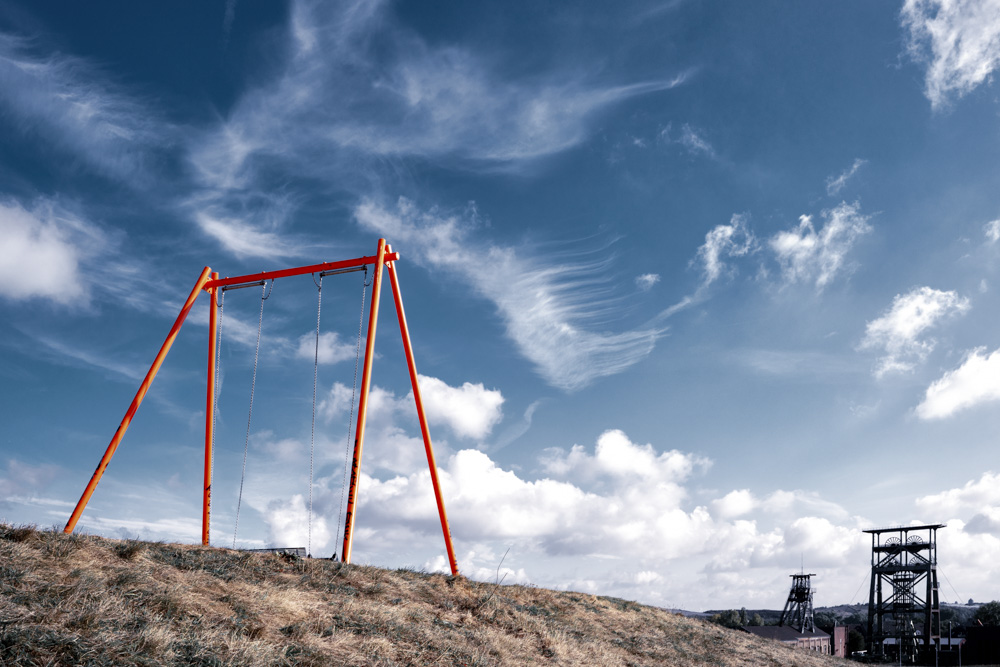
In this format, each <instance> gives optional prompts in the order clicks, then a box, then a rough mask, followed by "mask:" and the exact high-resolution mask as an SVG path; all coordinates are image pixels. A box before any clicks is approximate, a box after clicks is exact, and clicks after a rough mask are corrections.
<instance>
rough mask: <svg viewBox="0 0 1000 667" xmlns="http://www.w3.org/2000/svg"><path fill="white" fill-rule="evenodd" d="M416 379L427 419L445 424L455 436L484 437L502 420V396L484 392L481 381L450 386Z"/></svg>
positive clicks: (424, 376) (430, 380)
mask: <svg viewBox="0 0 1000 667" xmlns="http://www.w3.org/2000/svg"><path fill="white" fill-rule="evenodd" d="M419 379H420V395H421V397H422V398H423V401H424V410H425V411H426V413H427V420H428V421H429V422H433V421H435V420H440V421H441V422H444V423H446V424H448V426H449V427H450V428H451V430H452V431H454V432H455V434H456V435H458V436H461V437H465V438H480V439H481V438H485V437H486V436H487V435H489V434H490V431H492V430H493V427H494V426H495V425H496V424H497V423H498V422H499V421H500V419H501V418H502V417H503V413H502V412H501V410H500V407H501V406H502V405H503V395H502V394H501V393H500V391H499V390H498V389H487V388H486V387H484V386H483V384H482V383H481V382H479V383H476V384H473V383H471V382H465V383H463V384H462V386H461V387H452V386H450V385H448V384H446V383H445V382H444V381H442V380H439V379H437V378H434V377H428V376H426V375H421V376H419ZM411 396H412V394H411Z"/></svg>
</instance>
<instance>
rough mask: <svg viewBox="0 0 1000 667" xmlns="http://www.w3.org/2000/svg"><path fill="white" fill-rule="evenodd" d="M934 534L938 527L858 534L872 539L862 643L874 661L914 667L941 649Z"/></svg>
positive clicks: (909, 527)
mask: <svg viewBox="0 0 1000 667" xmlns="http://www.w3.org/2000/svg"><path fill="white" fill-rule="evenodd" d="M938 528H944V524H941V523H938V524H932V525H926V526H900V527H898V528H880V529H877V530H866V531H864V532H866V533H869V534H870V535H871V536H872V574H871V594H870V595H869V597H868V638H869V646H870V647H871V651H870V654H871V655H872V656H874V657H876V658H883V659H885V658H889V657H891V658H892V660H893V662H898V663H900V664H902V663H910V664H914V663H916V662H917V661H918V660H920V659H922V658H923V659H925V660H927V661H930V660H932V656H933V653H934V652H935V651H938V650H940V648H941V607H940V603H939V601H938V577H937V530H938ZM886 640H891V641H889V642H887V641H886Z"/></svg>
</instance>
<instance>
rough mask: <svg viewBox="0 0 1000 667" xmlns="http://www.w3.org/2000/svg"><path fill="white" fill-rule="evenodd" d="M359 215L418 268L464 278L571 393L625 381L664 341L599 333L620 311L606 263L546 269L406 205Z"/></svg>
mask: <svg viewBox="0 0 1000 667" xmlns="http://www.w3.org/2000/svg"><path fill="white" fill-rule="evenodd" d="M354 215H355V218H356V219H357V221H358V223H359V224H360V225H361V226H362V227H363V228H365V229H368V230H370V231H375V232H378V233H380V234H383V235H385V236H386V237H387V238H392V239H397V240H399V241H401V242H405V243H406V244H407V248H412V251H411V252H414V253H415V254H416V255H417V257H418V260H419V261H421V262H423V263H425V264H427V265H430V266H433V267H435V268H441V269H446V270H449V271H452V272H455V273H457V274H459V275H461V276H462V277H463V278H464V279H465V280H467V281H468V282H469V284H471V285H472V286H473V288H474V289H475V290H476V291H477V292H479V293H480V294H481V295H482V296H483V297H485V298H487V299H489V300H490V301H492V302H493V304H494V305H495V306H496V308H497V311H498V313H499V314H500V316H501V317H502V318H503V320H504V323H505V326H506V330H507V335H508V337H510V339H511V340H513V341H514V343H515V344H516V345H517V347H518V349H519V350H520V351H521V353H522V354H523V355H524V356H525V357H526V358H527V359H529V360H530V361H531V362H532V363H533V364H534V365H535V368H536V369H537V371H538V372H539V374H541V376H542V377H543V378H545V380H546V381H548V382H549V383H550V384H552V385H553V386H556V387H559V388H561V389H565V390H568V391H571V390H574V389H580V388H582V387H584V386H586V385H587V384H589V383H591V382H592V381H594V380H595V379H597V378H599V377H604V376H607V375H614V374H616V373H619V372H621V371H623V370H625V369H626V368H628V367H629V366H631V365H632V364H635V363H636V362H638V361H639V360H641V359H642V358H644V357H645V356H646V355H647V354H649V352H650V351H652V349H653V346H654V345H655V343H656V340H657V339H658V338H659V336H660V335H661V334H662V330H660V329H656V328H643V329H635V330H631V331H624V332H619V333H610V332H605V331H598V330H596V329H597V328H598V327H601V328H603V326H604V325H605V323H606V322H608V321H610V320H612V319H613V315H614V313H616V312H618V308H619V307H618V306H617V305H616V304H614V303H613V302H612V301H611V300H610V299H609V297H608V295H607V293H606V289H605V287H604V286H603V285H601V284H600V274H601V272H602V271H603V267H602V264H601V263H600V262H593V263H564V264H558V263H552V262H551V260H550V261H547V262H545V263H542V262H539V261H537V260H536V259H535V258H534V257H532V255H531V253H530V250H528V249H518V248H514V247H502V246H496V245H492V244H488V243H478V242H476V241H475V240H474V239H473V238H472V236H471V234H470V233H469V224H468V221H467V220H465V219H463V218H462V217H460V216H457V215H446V214H441V213H439V212H437V211H435V210H431V211H420V210H418V209H417V207H416V206H415V205H414V204H413V203H412V202H410V201H408V200H406V199H403V198H400V200H399V201H398V202H397V203H396V205H395V206H394V207H389V206H385V205H383V204H381V203H379V202H376V201H374V200H365V201H363V202H362V203H361V204H360V205H359V206H358V207H357V208H356V209H355V211H354ZM470 253H473V254H474V255H475V256H476V258H477V259H476V262H475V263H474V264H473V263H470V262H469V261H468V260H467V258H468V257H469V255H470Z"/></svg>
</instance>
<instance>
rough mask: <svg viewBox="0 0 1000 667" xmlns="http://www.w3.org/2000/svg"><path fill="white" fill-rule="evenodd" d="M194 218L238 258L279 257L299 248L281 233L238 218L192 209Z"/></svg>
mask: <svg viewBox="0 0 1000 667" xmlns="http://www.w3.org/2000/svg"><path fill="white" fill-rule="evenodd" d="M195 221H196V222H197V223H198V226H199V227H200V228H201V230H202V231H203V232H205V234H207V235H208V236H210V237H212V238H213V239H215V240H216V241H218V242H219V244H220V245H222V247H223V248H225V249H226V250H228V251H229V252H231V253H232V254H233V255H235V256H236V257H238V258H240V259H245V258H249V257H255V258H262V259H282V258H285V257H293V256H295V255H297V254H299V252H300V251H299V249H298V248H296V247H295V246H293V245H290V244H289V243H288V242H286V241H285V240H284V238H282V236H281V235H280V234H278V233H275V232H267V231H260V230H258V229H255V228H254V227H253V226H251V225H248V224H247V223H246V222H244V221H242V220H239V219H235V218H218V217H214V216H212V215H209V214H207V213H205V212H202V211H199V212H196V213H195Z"/></svg>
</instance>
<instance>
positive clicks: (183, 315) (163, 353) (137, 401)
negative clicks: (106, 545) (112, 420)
mask: <svg viewBox="0 0 1000 667" xmlns="http://www.w3.org/2000/svg"><path fill="white" fill-rule="evenodd" d="M211 273H212V270H211V269H210V268H208V267H207V266H206V267H205V269H204V270H203V271H202V272H201V275H200V276H199V277H198V282H197V283H195V285H194V289H192V290H191V294H189V295H188V298H187V301H185V302H184V307H183V308H181V312H180V314H179V315H177V319H176V320H175V321H174V325H173V326H172V327H170V333H168V334H167V339H166V340H165V341H163V345H162V346H161V347H160V351H159V352H157V354H156V358H155V359H154V360H153V365H152V366H150V367H149V372H148V373H146V377H145V378H144V379H143V381H142V384H140V385H139V391H137V392H136V394H135V398H133V399H132V404H131V405H130V406H129V407H128V410H127V411H126V412H125V416H124V417H123V418H122V423H121V424H119V425H118V430H117V431H115V435H114V437H113V438H111V442H110V443H109V444H108V449H107V451H105V452H104V457H103V458H102V459H101V462H100V463H99V464H98V465H97V470H95V471H94V474H93V476H92V477H91V478H90V482H89V483H88V484H87V488H86V489H84V491H83V495H82V496H80V500H79V501H78V502H77V503H76V508H75V509H74V510H73V513H72V514H71V515H70V517H69V521H67V522H66V527H65V528H64V529H63V532H64V533H72V532H73V528H75V527H76V522H77V521H79V520H80V515H81V514H83V510H84V508H85V507H86V506H87V503H88V502H89V501H90V497H91V496H92V495H94V489H96V488H97V483H98V482H100V481H101V477H102V476H103V475H104V471H105V470H106V469H107V467H108V464H109V463H110V462H111V457H112V456H114V454H115V450H116V449H118V443H120V442H121V440H122V438H124V437H125V431H127V430H128V427H129V424H131V423H132V417H133V416H135V412H136V410H138V409H139V406H140V405H141V404H142V399H143V398H144V397H145V396H146V392H147V391H149V386H150V385H151V384H153V379H154V378H155V377H156V373H157V372H158V371H159V370H160V365H161V364H163V360H164V359H165V358H166V357H167V352H169V351H170V347H171V346H172V345H173V344H174V339H175V338H177V334H178V333H179V332H180V330H181V325H183V324H184V320H185V319H187V315H188V311H190V310H191V307H192V306H193V305H194V302H195V300H196V299H197V298H198V293H199V292H201V290H202V287H204V285H205V283H206V282H208V279H209V276H210V275H211Z"/></svg>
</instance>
